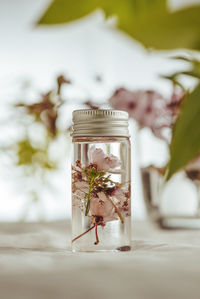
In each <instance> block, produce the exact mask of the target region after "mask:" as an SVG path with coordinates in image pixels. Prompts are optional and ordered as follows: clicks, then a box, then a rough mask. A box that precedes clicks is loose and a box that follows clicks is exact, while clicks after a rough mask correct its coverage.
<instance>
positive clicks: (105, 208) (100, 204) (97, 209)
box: [90, 192, 118, 222]
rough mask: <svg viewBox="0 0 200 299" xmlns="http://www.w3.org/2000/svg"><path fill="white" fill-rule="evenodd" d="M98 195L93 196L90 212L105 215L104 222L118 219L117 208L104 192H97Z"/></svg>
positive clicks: (95, 214) (93, 214)
mask: <svg viewBox="0 0 200 299" xmlns="http://www.w3.org/2000/svg"><path fill="white" fill-rule="evenodd" d="M97 196H98V197H95V198H92V199H91V202H90V213H91V215H92V216H101V217H103V220H104V222H107V221H112V220H115V219H118V217H117V215H116V214H115V208H114V207H113V205H112V203H111V202H110V201H109V200H108V199H107V197H106V195H105V194H104V193H103V192H99V193H97Z"/></svg>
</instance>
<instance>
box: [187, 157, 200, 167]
mask: <svg viewBox="0 0 200 299" xmlns="http://www.w3.org/2000/svg"><path fill="white" fill-rule="evenodd" d="M193 170H198V171H200V155H198V156H197V158H195V159H193V160H192V161H191V162H190V163H189V164H188V165H187V167H186V171H193Z"/></svg>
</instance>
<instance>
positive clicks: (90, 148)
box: [72, 110, 131, 251]
mask: <svg viewBox="0 0 200 299" xmlns="http://www.w3.org/2000/svg"><path fill="white" fill-rule="evenodd" d="M73 122H74V125H73V133H72V137H73V140H72V142H73V159H72V250H73V251H105V250H121V251H126V250H130V249H131V190H130V180H131V177H130V175H131V165H130V164H131V161H130V142H129V134H128V114H127V113H126V112H124V111H117V110H76V111H74V112H73Z"/></svg>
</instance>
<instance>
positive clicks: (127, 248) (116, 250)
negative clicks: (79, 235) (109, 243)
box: [72, 246, 131, 253]
mask: <svg viewBox="0 0 200 299" xmlns="http://www.w3.org/2000/svg"><path fill="white" fill-rule="evenodd" d="M119 251H121V252H125V251H131V246H120V247H117V248H114V249H96V250H95V249H94V250H91V249H81V248H77V249H76V248H72V252H73V253H77V252H87V253H96V252H97V253H98V252H99V253H104V252H119Z"/></svg>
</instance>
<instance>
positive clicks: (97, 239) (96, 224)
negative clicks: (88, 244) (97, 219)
mask: <svg viewBox="0 0 200 299" xmlns="http://www.w3.org/2000/svg"><path fill="white" fill-rule="evenodd" d="M97 226H98V223H95V236H96V242H95V243H94V245H97V244H98V243H99V237H98V232H97Z"/></svg>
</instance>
